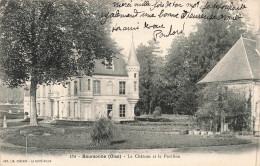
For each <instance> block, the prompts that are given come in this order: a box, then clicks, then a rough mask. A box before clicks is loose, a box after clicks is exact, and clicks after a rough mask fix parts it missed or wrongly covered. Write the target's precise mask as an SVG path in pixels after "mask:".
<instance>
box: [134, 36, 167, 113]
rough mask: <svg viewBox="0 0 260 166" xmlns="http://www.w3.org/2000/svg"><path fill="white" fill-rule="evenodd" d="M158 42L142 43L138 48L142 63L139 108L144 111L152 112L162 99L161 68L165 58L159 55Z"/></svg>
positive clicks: (139, 59)
mask: <svg viewBox="0 0 260 166" xmlns="http://www.w3.org/2000/svg"><path fill="white" fill-rule="evenodd" d="M157 45H158V42H154V41H153V40H151V41H149V42H148V46H146V45H143V44H140V45H139V46H138V48H137V49H136V55H137V58H138V61H139V63H140V77H139V82H140V83H139V84H140V86H139V87H140V88H139V91H140V100H139V101H138V103H137V107H138V109H139V110H143V113H144V112H145V113H147V114H152V109H153V108H154V107H155V105H158V104H160V103H158V101H162V99H161V96H160V94H161V93H159V92H160V91H161V89H160V88H161V81H160V80H161V76H160V75H161V74H160V71H161V70H160V69H161V68H162V65H163V63H162V62H163V58H162V57H159V56H158V54H159V53H160V48H159V47H158V46H157Z"/></svg>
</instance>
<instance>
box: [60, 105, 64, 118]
mask: <svg viewBox="0 0 260 166" xmlns="http://www.w3.org/2000/svg"><path fill="white" fill-rule="evenodd" d="M63 110H64V103H63V102H61V116H62V117H63V113H64V112H63Z"/></svg>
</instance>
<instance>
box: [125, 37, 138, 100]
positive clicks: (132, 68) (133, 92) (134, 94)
mask: <svg viewBox="0 0 260 166" xmlns="http://www.w3.org/2000/svg"><path fill="white" fill-rule="evenodd" d="M126 71H127V73H128V78H129V83H128V88H127V90H128V96H129V98H133V99H139V88H138V87H139V71H140V64H139V62H138V59H137V57H136V53H135V47H134V40H133V37H132V43H131V47H130V52H129V57H128V61H127V64H126Z"/></svg>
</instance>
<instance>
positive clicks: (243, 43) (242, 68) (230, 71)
mask: <svg viewBox="0 0 260 166" xmlns="http://www.w3.org/2000/svg"><path fill="white" fill-rule="evenodd" d="M255 48H256V43H255V41H253V40H249V39H243V38H242V37H241V38H240V39H239V40H238V41H237V42H236V43H235V44H234V46H233V47H232V48H231V49H230V50H229V51H228V52H227V53H226V55H225V56H224V57H223V58H222V59H221V60H220V61H219V62H218V63H217V65H216V66H215V67H214V68H213V69H212V70H211V71H210V72H209V73H208V74H207V75H206V76H205V77H204V78H203V79H202V80H201V81H200V82H199V83H207V82H225V81H238V80H258V79H260V67H259V63H260V57H259V55H258V54H257V52H256V50H255Z"/></svg>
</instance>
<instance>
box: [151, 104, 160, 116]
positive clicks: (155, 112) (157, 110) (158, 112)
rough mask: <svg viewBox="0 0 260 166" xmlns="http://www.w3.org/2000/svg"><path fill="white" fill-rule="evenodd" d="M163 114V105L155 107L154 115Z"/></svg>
mask: <svg viewBox="0 0 260 166" xmlns="http://www.w3.org/2000/svg"><path fill="white" fill-rule="evenodd" d="M161 115H162V110H161V107H158V106H157V107H155V109H154V112H153V116H154V117H157V116H161Z"/></svg>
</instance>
